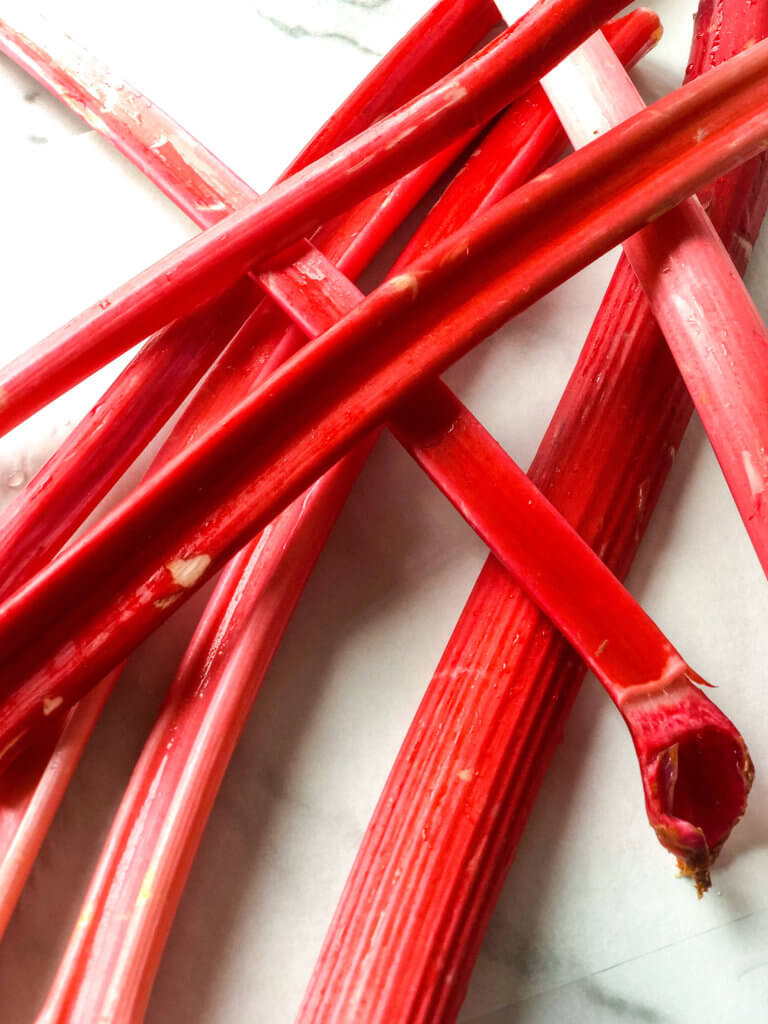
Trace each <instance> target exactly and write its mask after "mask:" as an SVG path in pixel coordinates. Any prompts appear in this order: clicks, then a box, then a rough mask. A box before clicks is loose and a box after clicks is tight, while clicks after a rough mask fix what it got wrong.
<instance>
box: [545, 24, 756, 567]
mask: <svg viewBox="0 0 768 1024" xmlns="http://www.w3.org/2000/svg"><path fill="white" fill-rule="evenodd" d="M747 45H748V44H747ZM543 86H544V89H545V91H546V92H547V94H548V96H549V98H550V100H551V101H552V103H553V105H554V106H555V109H556V110H557V111H558V114H559V115H560V118H561V120H562V121H563V124H564V125H565V128H566V130H567V131H568V133H569V135H570V136H571V140H572V141H573V143H574V145H584V144H585V143H586V142H587V141H589V140H590V139H592V138H594V136H595V135H596V134H598V133H599V132H602V131H605V130H606V129H607V128H609V127H611V126H612V125H614V124H618V123H619V122H620V121H623V120H624V119H625V118H627V117H630V116H631V115H632V114H635V113H636V112H637V111H638V110H642V109H643V106H644V104H643V101H642V99H641V98H640V95H639V93H638V92H637V89H636V88H635V87H634V85H633V84H632V82H631V80H630V79H629V78H628V76H627V74H626V72H625V71H624V69H623V68H622V67H621V64H620V63H619V62H618V61H617V60H616V59H615V56H614V54H613V52H612V50H611V48H610V46H609V45H608V43H607V42H606V40H605V38H604V37H603V36H602V35H601V34H600V33H597V34H596V35H595V36H593V37H592V39H590V40H588V41H587V42H586V43H585V44H584V45H583V46H581V47H579V49H578V50H577V51H576V52H575V53H574V54H572V55H571V56H570V57H568V58H567V59H566V60H565V61H563V62H562V64H561V65H560V66H559V67H557V68H556V69H555V70H554V71H553V72H551V73H550V74H549V75H547V76H546V77H545V79H544V81H543ZM624 251H625V253H626V254H627V257H628V258H629V262H630V263H631V265H632V268H633V270H634V271H635V273H636V274H637V276H638V280H639V281H640V284H641V285H642V287H643V290H644V291H645V294H646V296H647V297H648V300H649V302H650V304H651V309H652V310H653V313H654V316H655V317H656V319H657V320H658V322H659V324H660V325H661V329H662V331H663V332H664V336H665V337H666V339H667V343H668V344H669V346H670V349H671V351H672V354H673V356H674V357H675V361H676V362H677V365H678V368H679V370H680V373H681V374H682V376H683V380H685V382H686V385H687V386H688V390H689V391H690V393H691V396H692V398H693V401H694V404H695V406H696V410H697V412H698V413H699V416H700V417H701V421H702V423H703V425H704V429H705V430H706V432H707V435H708V436H709V439H710V442H711V444H712V447H713V449H714V452H715V455H716V456H717V459H718V462H719V463H720V466H721V468H722V470H723V474H724V475H725V479H726V481H727V483H728V486H729V487H730V490H731V493H732V495H733V497H734V500H735V502H736V505H737V507H738V509H739V512H740V513H741V518H742V519H743V521H744V525H745V526H746V528H747V532H748V533H749V536H750V539H751V540H752V544H753V546H754V548H755V551H756V552H757V556H758V558H759V559H760V564H761V565H762V567H763V570H764V571H765V572H767V573H768V501H766V500H765V492H766V488H767V487H768V403H766V395H768V328H766V326H765V324H764V323H763V321H762V319H761V317H760V314H759V313H758V311H757V309H756V308H755V305H754V303H753V302H752V300H751V298H750V297H749V293H748V291H747V290H746V288H745V286H744V285H743V283H742V281H741V279H740V278H739V276H738V274H737V273H736V271H735V269H734V267H733V263H732V262H731V260H730V259H729V257H728V254H727V252H726V250H725V247H724V246H723V244H722V243H721V242H720V240H719V238H718V237H717V233H716V231H715V230H714V228H713V226H712V223H711V221H710V220H709V218H708V217H707V215H706V213H705V212H704V209H703V207H702V206H701V204H700V203H699V202H698V200H697V199H689V200H688V201H687V202H685V203H681V204H680V205H679V206H678V207H677V208H676V209H674V210H671V211H670V212H669V213H667V214H666V215H665V216H664V217H661V218H659V219H658V220H657V221H655V222H654V223H653V224H650V225H648V227H647V228H645V229H644V230H643V231H642V232H640V233H638V234H637V235H636V236H634V237H633V238H629V239H627V241H626V242H625V243H624Z"/></svg>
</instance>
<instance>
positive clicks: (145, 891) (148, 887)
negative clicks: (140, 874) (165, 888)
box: [136, 866, 155, 907]
mask: <svg viewBox="0 0 768 1024" xmlns="http://www.w3.org/2000/svg"><path fill="white" fill-rule="evenodd" d="M154 881H155V869H154V866H151V867H149V868H147V873H146V875H144V880H143V882H142V883H141V889H139V895H138V896H137V897H136V906H137V907H143V906H144V904H145V903H147V902H148V901H149V900H151V899H152V886H153V885H154Z"/></svg>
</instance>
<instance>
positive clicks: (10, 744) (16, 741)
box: [0, 730, 26, 761]
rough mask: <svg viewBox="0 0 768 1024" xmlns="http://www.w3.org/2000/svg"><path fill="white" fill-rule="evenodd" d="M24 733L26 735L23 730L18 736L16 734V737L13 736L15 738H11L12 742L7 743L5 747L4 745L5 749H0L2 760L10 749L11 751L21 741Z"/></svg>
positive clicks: (0, 759)
mask: <svg viewBox="0 0 768 1024" xmlns="http://www.w3.org/2000/svg"><path fill="white" fill-rule="evenodd" d="M24 731H25V732H26V730H24ZM23 735H24V733H23V732H20V733H19V735H18V736H15V737H14V738H13V739H12V740H11V742H10V743H6V745H5V746H4V747H3V749H2V750H0V761H2V760H3V758H4V757H5V755H6V754H7V753H8V751H9V750H12V749H13V747H15V746H16V744H17V743H18V742H19V740H20V739H21V737H22V736H23Z"/></svg>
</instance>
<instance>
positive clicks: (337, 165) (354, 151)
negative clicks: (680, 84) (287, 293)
mask: <svg viewBox="0 0 768 1024" xmlns="http://www.w3.org/2000/svg"><path fill="white" fill-rule="evenodd" d="M622 3H623V0H539V2H538V3H537V4H536V5H535V6H534V7H533V8H532V9H531V11H529V12H528V13H527V14H526V15H525V16H524V17H523V18H522V19H521V20H520V21H519V22H518V23H517V24H516V25H515V26H513V27H512V28H510V29H508V30H507V31H506V32H505V33H504V34H503V35H502V36H500V37H499V38H498V39H497V40H495V41H494V42H492V43H491V44H489V45H488V46H487V47H486V48H485V49H484V50H483V51H482V52H481V53H480V54H478V55H477V56H475V57H473V58H472V59H471V60H469V61H467V62H466V63H465V64H463V65H462V66H461V67H460V68H459V69H458V70H457V71H455V72H453V73H451V74H449V75H447V76H446V77H445V78H443V79H441V81H440V82H439V83H438V84H437V85H435V86H433V87H432V88H430V89H428V90H427V91H425V92H424V93H422V94H421V95H420V96H419V97H417V98H416V99H415V100H413V101H411V102H410V103H408V104H405V105H404V106H402V107H401V108H400V109H399V110H397V111H396V112H395V113H393V114H390V115H389V116H388V117H385V118H382V119H381V120H379V121H377V122H376V123H375V124H374V125H372V126H371V127H370V128H368V129H367V130H366V131H364V132H362V133H360V134H359V135H357V136H356V137H355V138H353V139H351V140H350V141H349V142H347V143H345V144H344V145H342V146H340V147H338V148H337V149H335V150H333V151H332V152H331V153H330V154H328V155H327V156H325V157H322V158H321V159H319V160H316V161H315V162H314V163H313V164H311V165H310V166H309V167H307V168H305V169H304V170H302V171H299V172H298V173H297V174H294V175H293V176H291V177H290V178H288V179H287V180H285V181H284V182H282V183H281V184H280V185H277V186H275V187H274V188H272V189H270V190H269V192H268V193H267V194H266V195H264V196H262V197H261V198H260V199H258V200H256V201H255V202H253V203H249V204H248V205H247V206H246V207H245V208H244V209H242V210H239V211H238V212H237V213H234V214H231V215H230V216H228V217H226V218H224V219H223V220H222V221H220V222H219V223H218V224H216V225H214V226H212V227H210V228H208V229H207V230H206V231H204V232H202V233H201V234H200V235H199V236H197V237H196V238H193V239H191V240H190V241H189V242H187V243H186V244H185V245H183V246H181V247H180V248H179V249H177V250H176V251H175V252H173V253H171V254H169V255H168V256H167V257H165V258H163V259H161V260H160V261H159V262H157V263H156V264H154V265H153V266H152V267H149V268H148V269H147V270H145V271H143V272H142V273H140V274H138V275H137V276H136V277H134V278H133V279H132V280H131V281H129V282H127V283H126V284H124V285H123V286H122V287H120V288H118V289H117V290H116V291H114V292H112V293H111V294H110V295H107V296H106V297H105V298H103V299H102V300H101V301H100V302H98V303H96V304H95V305H94V306H92V307H91V308H90V309H88V310H86V311H85V312H83V313H82V314H80V315H79V316H77V317H75V319H74V320H72V321H70V323H68V324H67V325H65V326H64V327H62V328H60V329H59V330H58V331H55V332H54V333H53V334H51V335H49V336H48V337H47V338H46V339H44V340H43V341H42V342H41V343H40V344H39V345H37V346H35V347H34V348H32V349H31V350H30V351H29V352H27V353H25V354H24V355H23V356H21V357H20V358H19V359H18V360H16V361H15V362H14V363H12V364H11V365H10V366H9V367H7V368H6V370H5V371H4V372H2V373H0V397H2V404H0V430H8V429H10V427H11V426H13V425H14V424H15V423H18V422H19V421H20V420H22V419H24V418H25V417H26V416H29V415H30V414H31V413H32V412H33V411H34V410H35V409H37V408H39V407H40V406H41V405H43V404H45V403H46V402H48V401H50V400H51V399H52V398H54V397H55V396H56V395H58V394H61V393H62V392H63V391H65V390H66V389H67V388H69V387H72V385H73V384H75V383H76V382H77V381H79V380H81V379H82V378H83V377H85V376H87V375H88V374H90V373H92V372H93V371H94V370H95V369H97V368H98V367H99V366H102V365H104V363H106V362H108V361H109V360H110V359H112V358H114V357H115V356H117V355H118V354H119V353H120V352H123V351H125V350H126V349H128V348H129V347H130V346H131V345H133V344H135V343H136V342H138V341H140V340H141V339H142V338H143V337H146V336H147V335H148V334H150V333H151V332H152V331H155V330H157V329H159V328H160V327H163V326H165V325H166V324H168V323H170V322H171V321H172V320H175V319H177V318H179V317H181V316H184V315H185V314H188V313H189V312H191V311H192V310H193V309H195V308H196V307H197V306H199V305H201V304H203V303H204V302H207V301H208V300H210V299H212V298H214V297H215V296H216V295H219V294H221V293H222V292H225V291H226V289H227V288H228V287H230V286H231V285H232V284H233V283H234V282H235V281H236V280H237V279H238V278H240V277H242V276H243V275H244V274H245V273H247V272H248V271H249V270H250V269H251V268H253V267H258V266H260V267H264V265H265V264H266V263H267V262H268V261H269V260H270V259H272V258H273V257H275V255H276V254H278V253H280V252H282V250H284V249H285V248H286V247H288V246H289V245H291V244H292V243H294V242H296V241H298V239H300V238H301V237H302V236H303V235H307V234H310V233H311V232H313V231H314V230H315V229H316V228H317V227H319V226H320V225H321V224H323V223H326V222H328V221H329V220H330V218H331V217H333V216H335V215H336V214H338V213H341V212H342V211H343V210H345V209H348V208H349V207H350V206H352V205H354V204H355V203H357V202H360V201H361V200H363V199H365V198H366V197H367V196H370V195H371V194H372V193H374V192H376V191H378V190H379V189H381V188H383V187H384V186H386V185H387V184H389V183H391V182H392V181H395V180H397V179H398V178H400V177H402V176H403V175H404V174H406V173H407V172H408V171H410V170H411V169H413V168H414V167H416V166H418V165H420V164H422V163H424V162H425V161H426V160H428V159H429V158H431V157H433V156H435V155H436V154H437V153H439V152H440V151H441V150H443V149H444V148H445V147H446V146H447V145H450V144H452V143H455V142H456V141H457V139H460V138H462V137H463V136H465V135H466V134H467V133H468V132H473V131H475V130H476V129H477V127H478V126H480V125H482V124H483V123H484V122H485V121H487V120H488V119H490V118H491V117H492V116H493V115H494V114H496V113H497V112H498V111H499V110H501V109H502V108H503V107H505V106H506V105H507V104H508V103H510V102H511V101H512V100H514V99H515V98H516V97H517V96H519V95H520V94H521V93H522V92H524V91H526V90H527V89H529V88H530V87H532V86H533V85H534V84H535V83H536V82H537V80H538V79H539V77H540V76H541V75H542V74H543V73H544V72H545V71H547V70H549V69H550V68H552V67H553V66H554V65H556V64H557V63H558V61H559V60H560V59H562V58H563V57H564V56H565V55H566V54H567V53H569V52H570V51H571V50H572V49H573V48H574V46H577V45H578V44H579V43H581V42H583V41H584V39H586V38H587V37H588V36H589V35H590V34H591V33H592V32H593V31H594V30H595V29H597V28H599V26H600V25H601V24H602V23H603V22H604V21H606V20H607V19H608V18H609V17H611V15H613V14H615V13H616V12H617V11H618V10H620V9H621V6H622Z"/></svg>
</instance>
